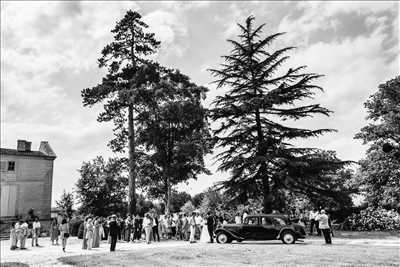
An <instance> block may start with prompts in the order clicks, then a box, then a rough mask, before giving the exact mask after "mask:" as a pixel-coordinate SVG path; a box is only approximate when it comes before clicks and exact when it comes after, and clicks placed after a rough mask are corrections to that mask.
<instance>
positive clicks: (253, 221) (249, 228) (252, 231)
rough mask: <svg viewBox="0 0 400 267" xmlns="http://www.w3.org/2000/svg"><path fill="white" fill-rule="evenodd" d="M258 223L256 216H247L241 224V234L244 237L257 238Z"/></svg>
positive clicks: (258, 234)
mask: <svg viewBox="0 0 400 267" xmlns="http://www.w3.org/2000/svg"><path fill="white" fill-rule="evenodd" d="M259 232H260V225H259V221H258V217H251V216H248V217H247V218H246V219H245V221H244V224H243V228H242V236H243V237H244V238H245V239H259V236H260V233H259Z"/></svg>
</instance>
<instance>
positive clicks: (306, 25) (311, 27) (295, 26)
mask: <svg viewBox="0 0 400 267" xmlns="http://www.w3.org/2000/svg"><path fill="white" fill-rule="evenodd" d="M393 10H398V3H395V2H384V1H382V2H372V1H363V2H340V1H339V2H335V1H323V2H322V1H307V2H305V1H302V2H298V3H297V9H296V10H295V11H294V12H293V13H290V14H288V15H286V16H285V17H284V18H283V19H282V21H281V23H280V25H279V27H278V31H279V32H289V33H291V35H290V36H291V38H292V41H295V42H296V43H297V44H299V43H301V44H303V45H307V44H308V42H309V37H310V36H311V33H312V32H314V31H317V30H326V29H334V30H336V29H337V27H338V24H339V23H340V21H338V20H337V18H336V16H337V15H339V14H349V13H357V14H363V15H366V14H368V15H369V17H367V18H368V21H369V22H370V21H371V20H375V19H376V18H377V17H379V16H380V14H381V13H382V12H385V11H393ZM299 12H302V14H301V16H300V17H297V16H298V13H299ZM294 15H296V17H295V18H293V16H294ZM373 18H374V19H373Z"/></svg>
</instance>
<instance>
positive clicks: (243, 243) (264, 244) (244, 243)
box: [219, 241, 309, 246]
mask: <svg viewBox="0 0 400 267" xmlns="http://www.w3.org/2000/svg"><path fill="white" fill-rule="evenodd" d="M219 245H221V246H222V245H223V244H219ZM229 245H243V246H245V245H260V246H299V245H300V246H304V245H309V244H308V243H305V242H298V241H296V243H294V244H283V243H282V242H280V243H277V242H254V241H243V242H232V243H231V244H229Z"/></svg>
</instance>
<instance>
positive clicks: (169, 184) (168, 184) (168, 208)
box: [165, 177, 171, 214]
mask: <svg viewBox="0 0 400 267" xmlns="http://www.w3.org/2000/svg"><path fill="white" fill-rule="evenodd" d="M165 211H166V213H167V214H171V182H170V179H169V177H168V178H167V203H166V205H165Z"/></svg>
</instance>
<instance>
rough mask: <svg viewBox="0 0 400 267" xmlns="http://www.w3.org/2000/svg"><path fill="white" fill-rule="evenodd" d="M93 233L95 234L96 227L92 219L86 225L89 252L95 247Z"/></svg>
mask: <svg viewBox="0 0 400 267" xmlns="http://www.w3.org/2000/svg"><path fill="white" fill-rule="evenodd" d="M93 232H94V226H93V222H92V219H88V220H87V223H86V239H87V245H88V248H87V249H89V250H91V249H92V247H93Z"/></svg>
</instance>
